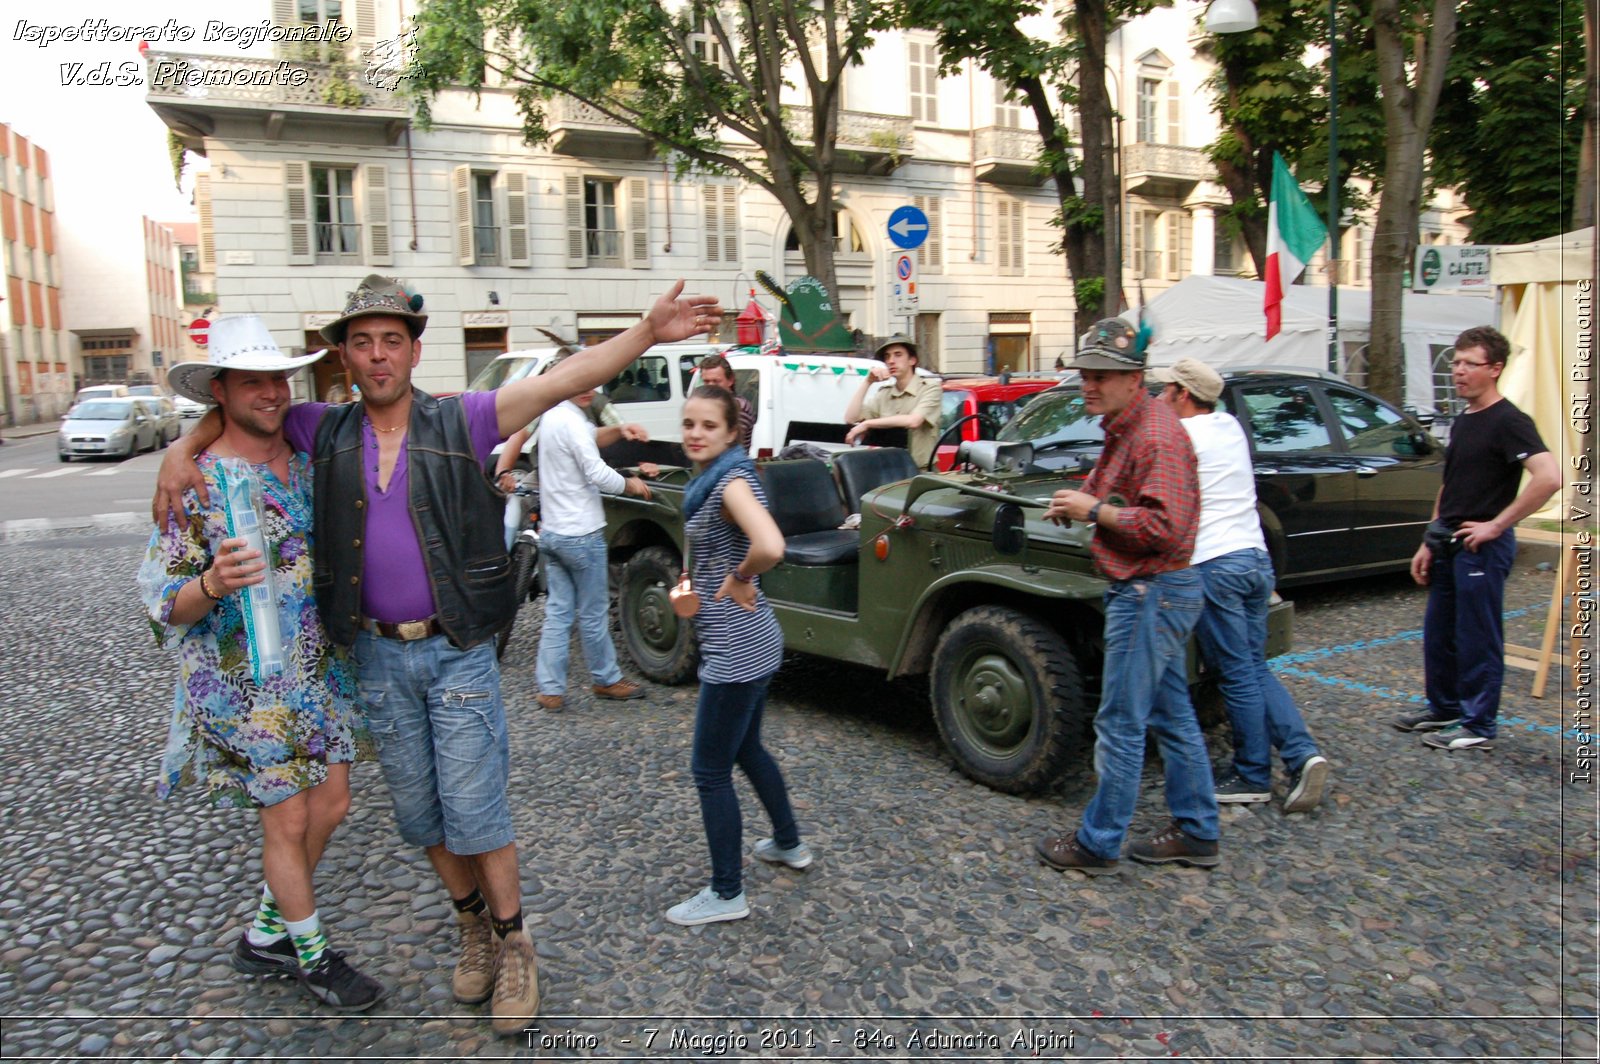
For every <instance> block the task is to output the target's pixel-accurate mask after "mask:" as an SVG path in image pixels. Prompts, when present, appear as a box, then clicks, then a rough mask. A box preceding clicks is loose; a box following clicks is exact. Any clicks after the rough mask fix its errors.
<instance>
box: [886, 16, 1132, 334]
mask: <svg viewBox="0 0 1600 1064" xmlns="http://www.w3.org/2000/svg"><path fill="white" fill-rule="evenodd" d="M1162 2H1163V0H1109V2H1108V0H1073V3H1072V4H1071V5H1070V6H1066V5H1062V6H1061V7H1060V8H1059V9H1058V10H1059V11H1060V20H1059V21H1058V23H1057V27H1056V28H1057V33H1056V35H1055V36H1054V37H1052V38H1049V39H1044V38H1036V37H1030V36H1028V34H1026V33H1025V32H1023V30H1022V29H1021V28H1020V27H1019V23H1020V22H1021V20H1022V19H1024V18H1027V17H1029V16H1033V15H1037V14H1038V13H1039V12H1040V10H1041V9H1042V5H1041V4H1040V3H1039V2H1037V0H903V2H902V4H901V6H900V8H899V10H898V12H897V14H896V21H897V22H898V23H899V24H900V25H902V26H905V27H908V28H910V27H915V28H923V29H929V30H933V31H934V32H936V33H937V34H938V38H939V54H940V59H941V62H942V64H943V66H944V68H945V69H947V70H953V69H954V68H956V67H957V66H959V65H960V64H961V63H963V62H965V61H967V60H972V61H973V62H975V63H976V64H977V65H978V66H979V67H981V68H982V69H984V70H985V71H987V72H988V73H989V74H990V75H991V76H993V77H994V78H995V79H996V80H997V81H999V82H1000V83H1001V84H1003V85H1008V86H1010V87H1011V90H1012V96H1013V97H1014V98H1015V99H1018V100H1021V101H1024V102H1025V103H1026V104H1027V106H1028V109H1029V110H1030V111H1032V113H1033V116H1034V120H1035V124H1036V125H1037V126H1038V128H1039V137H1040V139H1041V141H1042V148H1041V151H1040V154H1039V166H1038V169H1039V172H1040V173H1041V174H1043V175H1044V176H1046V177H1047V178H1048V179H1049V180H1050V181H1051V182H1052V184H1053V185H1054V187H1055V192H1056V201H1057V210H1056V214H1055V218H1054V223H1055V224H1056V225H1058V226H1059V227H1060V228H1061V247H1062V251H1063V252H1064V253H1065V255H1066V257H1067V268H1068V270H1069V271H1070V272H1071V275H1072V279H1073V294H1074V296H1075V298H1076V303H1077V309H1076V323H1075V324H1076V326H1077V329H1078V331H1079V332H1084V331H1087V330H1088V328H1089V327H1090V326H1091V325H1093V324H1094V321H1095V320H1096V319H1097V318H1100V317H1104V316H1109V315H1112V314H1115V313H1117V311H1119V310H1120V309H1121V308H1122V293H1121V291H1120V290H1119V289H1118V286H1117V284H1116V283H1115V280H1116V278H1115V277H1113V276H1111V275H1110V273H1109V271H1108V268H1107V267H1108V264H1115V263H1120V262H1121V259H1122V248H1121V233H1122V215H1121V199H1120V195H1119V187H1118V185H1119V176H1118V174H1117V169H1116V165H1115V160H1116V142H1115V138H1114V135H1113V132H1112V120H1113V118H1114V112H1113V110H1112V107H1111V97H1110V94H1109V93H1108V92H1107V90H1106V79H1105V71H1106V35H1107V33H1108V31H1109V28H1110V23H1111V20H1112V19H1126V18H1131V17H1133V16H1135V15H1137V14H1140V13H1142V12H1144V11H1148V10H1150V9H1151V8H1152V7H1156V6H1160V5H1161V3H1162ZM1072 110H1076V111H1077V112H1078V118H1079V122H1078V128H1079V129H1080V130H1081V131H1082V133H1081V144H1078V145H1074V144H1073V142H1072V137H1071V134H1070V132H1069V128H1068V121H1067V118H1068V114H1069V112H1071V111H1072ZM1074 148H1078V149H1080V150H1079V151H1078V153H1077V157H1075V154H1074V150H1073V149H1074ZM1119 272H1120V271H1119Z"/></svg>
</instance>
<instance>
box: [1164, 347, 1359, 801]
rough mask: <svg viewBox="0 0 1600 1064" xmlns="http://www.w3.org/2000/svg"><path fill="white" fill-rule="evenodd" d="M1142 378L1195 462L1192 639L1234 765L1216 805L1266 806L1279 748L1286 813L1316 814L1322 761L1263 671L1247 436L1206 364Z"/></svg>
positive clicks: (1261, 584)
mask: <svg viewBox="0 0 1600 1064" xmlns="http://www.w3.org/2000/svg"><path fill="white" fill-rule="evenodd" d="M1147 376H1148V377H1149V378H1150V379H1151V380H1154V381H1158V382H1160V383H1161V384H1162V386H1163V387H1162V389H1161V399H1162V401H1163V402H1166V403H1168V404H1170V405H1171V406H1172V408H1173V409H1174V410H1175V411H1177V414H1178V416H1179V417H1180V418H1182V419H1183V427H1184V428H1185V429H1186V430H1187V431H1188V433H1189V439H1190V441H1191V442H1193V443H1194V451H1195V455H1196V457H1197V458H1198V459H1199V460H1200V533H1199V535H1198V536H1196V538H1195V542H1194V554H1193V555H1192V556H1191V558H1190V560H1189V564H1190V565H1191V566H1192V567H1193V568H1194V569H1195V571H1197V572H1198V573H1200V575H1201V577H1202V578H1203V579H1204V582H1205V592H1206V605H1205V610H1204V612H1203V613H1201V615H1200V623H1199V624H1198V625H1197V626H1196V627H1195V636H1196V637H1197V638H1198V639H1199V641H1200V654H1201V657H1203V658H1204V659H1205V662H1206V667H1207V668H1208V669H1209V670H1210V671H1212V672H1213V673H1215V674H1216V675H1217V677H1218V680H1219V683H1220V686H1221V688H1222V695H1223V697H1224V698H1225V699H1226V700H1227V703H1228V716H1229V718H1231V720H1232V722H1233V765H1232V766H1231V767H1230V768H1229V769H1228V770H1227V771H1226V772H1224V773H1222V774H1221V775H1220V776H1219V777H1218V778H1217V781H1216V790H1217V801H1219V802H1234V803H1238V802H1265V801H1268V800H1270V799H1271V797H1272V750H1273V749H1274V748H1276V749H1277V751H1278V756H1279V757H1280V758H1282V759H1283V766H1284V769H1285V770H1286V771H1287V772H1288V774H1289V781H1290V782H1289V792H1288V794H1287V795H1285V796H1284V799H1283V811H1284V812H1285V813H1302V812H1305V811H1306V810H1308V809H1314V808H1316V806H1317V803H1318V802H1320V801H1321V800H1322V791H1323V788H1324V787H1325V786H1326V785H1327V782H1328V759H1327V758H1325V757H1323V756H1322V755H1321V754H1320V753H1318V752H1317V744H1316V741H1315V740H1313V739H1312V738H1311V733H1310V732H1309V731H1307V730H1306V724H1305V721H1304V720H1302V719H1301V717H1300V711H1299V710H1298V709H1296V708H1295V704H1294V699H1292V698H1290V697H1289V692H1288V691H1286V690H1284V687H1283V684H1281V683H1279V682H1278V678H1277V677H1276V676H1274V675H1272V672H1271V670H1270V669H1268V668H1267V662H1266V646H1267V608H1268V606H1269V605H1270V603H1271V600H1272V587H1273V584H1274V583H1275V582H1276V578H1275V576H1274V574H1273V571H1272V558H1271V557H1270V556H1269V555H1268V554H1267V543H1266V540H1265V539H1264V538H1263V537H1262V535H1261V521H1260V518H1259V517H1258V516H1257V515H1256V482H1255V474H1254V472H1253V470H1252V467H1251V462H1250V445H1249V443H1248V442H1247V441H1246V440H1245V436H1244V429H1243V427H1242V426H1240V424H1239V422H1238V421H1237V420H1236V419H1235V418H1234V417H1233V415H1232V414H1228V413H1226V412H1223V411H1219V410H1217V400H1218V399H1220V398H1221V397H1222V378H1221V377H1220V376H1218V374H1217V371H1216V370H1214V369H1212V368H1211V367H1210V366H1208V365H1206V364H1205V363H1204V362H1201V361H1199V360H1198V359H1193V358H1185V359H1180V360H1179V361H1178V362H1176V363H1174V364H1173V365H1171V366H1168V367H1161V368H1157V369H1152V370H1150V371H1148V373H1147Z"/></svg>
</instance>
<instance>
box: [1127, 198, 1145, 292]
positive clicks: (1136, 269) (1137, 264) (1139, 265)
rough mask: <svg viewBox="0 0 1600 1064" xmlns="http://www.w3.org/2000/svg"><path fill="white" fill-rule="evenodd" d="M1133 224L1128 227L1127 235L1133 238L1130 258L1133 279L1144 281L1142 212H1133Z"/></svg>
mask: <svg viewBox="0 0 1600 1064" xmlns="http://www.w3.org/2000/svg"><path fill="white" fill-rule="evenodd" d="M1131 220H1132V222H1133V224H1132V225H1130V226H1129V227H1128V233H1129V235H1130V236H1132V237H1133V253H1132V255H1131V256H1130V258H1131V260H1132V262H1133V279H1134V280H1135V281H1142V280H1144V212H1143V211H1134V212H1133V215H1132V219H1131Z"/></svg>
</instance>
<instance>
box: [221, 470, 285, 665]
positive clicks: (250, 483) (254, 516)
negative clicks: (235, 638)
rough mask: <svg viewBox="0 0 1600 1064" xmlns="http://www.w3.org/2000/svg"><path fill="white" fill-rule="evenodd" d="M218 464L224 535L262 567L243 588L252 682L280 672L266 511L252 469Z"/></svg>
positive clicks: (280, 650) (275, 592) (279, 640)
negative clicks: (238, 541) (256, 579)
mask: <svg viewBox="0 0 1600 1064" xmlns="http://www.w3.org/2000/svg"><path fill="white" fill-rule="evenodd" d="M221 465H222V486H223V502H224V509H225V511H226V514H227V520H228V535H229V536H235V537H242V538H243V539H244V540H245V543H246V545H247V547H248V548H249V549H250V550H255V551H260V552H261V560H262V561H263V562H264V563H265V564H266V567H267V568H266V572H265V573H264V574H263V576H264V579H263V580H262V581H261V582H260V583H259V584H251V585H250V586H249V587H247V588H244V589H243V591H244V604H243V605H244V610H243V612H244V630H245V642H246V645H247V646H248V647H249V650H250V671H251V673H252V674H253V675H254V677H255V681H256V683H258V684H260V683H264V682H266V679H267V677H269V676H273V675H276V674H277V673H279V672H282V671H283V629H282V628H281V627H280V625H279V622H278V588H277V582H276V581H275V580H274V579H273V574H272V555H271V553H269V551H268V550H267V536H266V525H267V512H266V504H265V501H264V500H263V498H262V493H261V481H260V480H259V479H257V477H256V474H255V470H253V469H252V468H251V467H250V465H249V464H248V463H246V462H244V461H243V460H241V459H238V458H227V459H224V460H223V461H222V463H221Z"/></svg>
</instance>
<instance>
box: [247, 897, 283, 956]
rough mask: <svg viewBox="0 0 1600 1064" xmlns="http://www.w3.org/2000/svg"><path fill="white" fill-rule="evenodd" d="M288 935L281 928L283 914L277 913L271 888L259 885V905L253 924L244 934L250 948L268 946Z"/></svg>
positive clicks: (276, 905) (276, 903) (276, 904)
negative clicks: (248, 940) (247, 938)
mask: <svg viewBox="0 0 1600 1064" xmlns="http://www.w3.org/2000/svg"><path fill="white" fill-rule="evenodd" d="M288 933H289V930H288V928H286V927H284V926H283V914H282V913H280V912H279V911H278V902H277V900H276V899H275V898H273V896H272V888H271V887H269V886H267V885H266V884H265V883H263V884H262V885H261V905H260V907H259V908H257V909H256V919H255V923H253V924H251V925H250V930H249V931H248V932H246V934H247V935H248V937H249V939H250V944H251V945H252V946H270V945H272V944H273V943H274V942H277V941H279V940H281V939H282V938H283V936H284V935H287V934H288Z"/></svg>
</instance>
